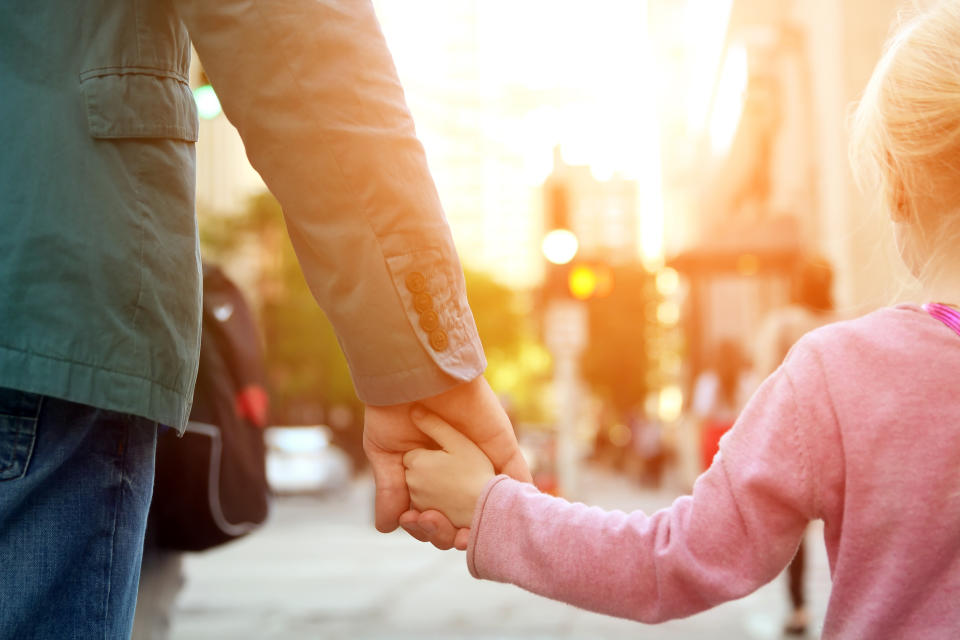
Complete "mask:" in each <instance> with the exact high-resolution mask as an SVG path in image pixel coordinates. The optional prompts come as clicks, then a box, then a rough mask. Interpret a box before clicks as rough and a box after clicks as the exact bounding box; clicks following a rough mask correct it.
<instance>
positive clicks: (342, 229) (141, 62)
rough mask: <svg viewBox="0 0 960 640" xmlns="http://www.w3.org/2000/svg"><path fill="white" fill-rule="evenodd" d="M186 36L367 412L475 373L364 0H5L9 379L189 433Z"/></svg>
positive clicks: (410, 141) (3, 233) (443, 250)
mask: <svg viewBox="0 0 960 640" xmlns="http://www.w3.org/2000/svg"><path fill="white" fill-rule="evenodd" d="M191 39H192V40H193V42H194V45H195V47H196V49H197V51H198V53H199V56H200V59H201V60H202V62H203V64H204V70H205V71H206V73H207V75H208V76H209V78H210V79H211V82H212V83H213V85H214V88H215V89H216V90H217V93H218V95H219V97H220V100H221V103H222V104H223V108H224V112H225V114H226V116H227V117H228V118H229V119H230V121H231V122H232V123H233V124H234V125H235V126H236V127H237V129H238V130H239V131H240V135H241V136H242V138H243V140H244V144H245V145H246V150H247V154H248V156H249V158H250V161H251V163H252V164H253V166H254V167H255V168H256V169H257V170H258V171H259V172H260V174H261V175H262V176H263V178H264V180H265V181H266V183H267V185H268V186H269V188H270V190H271V191H272V192H273V193H274V194H275V195H276V196H277V198H278V199H279V201H280V203H281V204H282V205H283V209H284V213H285V216H286V220H287V227H288V229H289V231H290V235H291V237H292V239H293V243H294V246H295V248H296V250H297V254H298V256H299V258H300V262H301V265H302V267H303V271H304V273H305V275H306V278H307V281H308V283H309V284H310V287H311V289H312V291H313V293H314V295H315V296H316V298H317V300H318V301H319V303H320V305H321V306H322V307H323V308H324V309H325V311H326V312H327V315H328V316H329V317H330V319H331V321H332V322H333V324H334V327H335V328H336V330H337V333H338V335H339V337H340V341H341V344H342V346H343V348H344V351H345V353H346V355H347V359H348V361H349V363H350V368H351V371H352V375H353V379H354V383H355V386H356V389H357V392H358V394H359V395H360V397H361V399H362V400H364V401H365V402H367V403H370V404H393V403H398V402H402V401H410V400H415V399H418V398H422V397H426V396H429V395H433V394H436V393H439V392H441V391H444V390H446V389H448V388H450V387H452V386H454V385H456V384H458V383H459V382H462V381H466V380H470V379H472V378H474V377H476V376H477V375H479V374H480V373H481V372H482V370H483V368H484V366H485V360H484V356H483V351H482V348H481V346H480V343H479V340H478V338H477V334H476V327H475V324H474V321H473V317H472V315H471V313H470V309H469V307H468V305H467V301H466V297H465V293H464V284H463V275H462V271H461V268H460V265H459V262H458V260H457V256H456V252H455V249H454V246H453V243H452V240H451V237H450V232H449V229H448V226H447V224H446V222H445V220H444V216H443V213H442V210H441V207H440V203H439V200H438V198H437V194H436V190H435V188H434V185H433V182H432V180H431V178H430V175H429V172H428V169H427V163H426V160H425V157H424V153H423V149H422V147H421V145H420V144H419V142H418V141H417V139H416V137H415V133H414V128H413V122H412V120H411V118H410V115H409V113H408V111H407V108H406V105H405V101H404V97H403V92H402V90H401V87H400V84H399V82H398V80H397V75H396V72H395V70H394V67H393V63H392V60H391V58H390V55H389V53H388V51H387V47H386V45H385V43H384V41H383V37H382V35H381V33H380V29H379V26H378V24H377V21H376V18H375V16H374V13H373V10H372V8H371V6H370V4H369V3H368V2H360V1H357V0H342V1H336V0H284V1H282V2H281V1H276V2H270V1H269V0H124V1H120V0H86V1H84V2H76V1H73V0H70V1H68V0H50V1H43V2H38V1H37V0H12V1H8V2H5V3H3V5H2V8H0V122H2V123H3V124H2V126H0V387H12V388H17V389H22V390H25V391H31V392H35V393H42V394H46V395H51V396H56V397H60V398H65V399H68V400H72V401H76V402H82V403H85V404H90V405H93V406H97V407H102V408H106V409H112V410H116V411H122V412H126V413H132V414H136V415H141V416H145V417H147V418H150V419H152V420H156V421H158V422H161V423H164V424H170V425H176V426H179V427H182V426H183V425H184V424H185V422H186V418H187V415H188V414H189V410H190V401H191V396H192V390H193V384H194V379H195V377H196V368H197V356H198V351H199V349H198V347H199V335H200V262H199V250H198V244H197V230H196V221H195V215H194V190H195V153H194V142H195V141H196V139H197V115H196V107H195V103H194V101H193V98H192V94H191V92H190V89H189V87H188V84H187V80H188V79H187V73H188V68H189V63H190V40H191Z"/></svg>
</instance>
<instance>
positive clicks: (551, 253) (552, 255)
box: [541, 229, 580, 264]
mask: <svg viewBox="0 0 960 640" xmlns="http://www.w3.org/2000/svg"><path fill="white" fill-rule="evenodd" d="M541 248H542V249H543V256H544V257H545V258H546V259H547V260H549V261H550V262H552V263H553V264H567V263H568V262H570V261H571V260H573V257H574V256H575V255H577V250H578V249H579V248H580V243H579V242H578V241H577V236H575V235H574V234H573V232H572V231H570V230H568V229H554V230H553V231H551V232H550V233H548V234H547V235H546V236H545V237H544V238H543V244H542V245H541Z"/></svg>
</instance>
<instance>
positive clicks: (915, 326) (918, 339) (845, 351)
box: [787, 304, 960, 385]
mask: <svg viewBox="0 0 960 640" xmlns="http://www.w3.org/2000/svg"><path fill="white" fill-rule="evenodd" d="M787 361H788V362H790V361H792V368H793V369H794V370H796V369H798V368H799V369H804V368H807V369H808V368H811V367H813V368H816V369H818V370H820V371H823V372H824V373H826V374H827V375H828V377H829V378H831V379H832V381H833V382H834V383H836V381H837V380H838V379H842V378H844V377H848V378H849V379H850V380H851V381H853V380H856V381H857V384H860V385H863V384H869V382H868V380H869V379H875V380H877V381H888V379H889V378H890V377H897V378H899V377H904V376H909V375H911V372H912V371H916V370H922V369H926V368H929V367H931V366H933V365H932V363H933V362H936V363H937V366H938V367H946V368H947V369H951V370H952V369H954V368H956V369H957V370H958V371H960V337H958V336H957V335H956V334H954V333H953V332H952V331H951V330H950V329H948V328H947V327H946V326H944V325H943V323H941V322H940V321H938V320H936V319H935V318H933V317H931V316H930V315H929V314H928V313H927V312H925V311H924V310H923V309H922V308H921V307H920V306H919V305H916V304H900V305H896V306H893V307H884V308H881V309H877V310H876V311H873V312H871V313H868V314H866V315H863V316H860V317H857V318H852V319H847V320H840V321H837V322H833V323H830V324H827V325H824V326H821V327H819V328H817V329H815V330H813V331H811V332H809V333H807V334H806V335H804V336H803V338H801V339H800V340H799V341H798V342H797V344H796V345H795V346H794V348H793V349H792V350H791V352H790V355H789V356H788V358H787ZM865 374H868V375H865Z"/></svg>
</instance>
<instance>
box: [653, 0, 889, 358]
mask: <svg viewBox="0 0 960 640" xmlns="http://www.w3.org/2000/svg"><path fill="white" fill-rule="evenodd" d="M680 4H681V3H670V2H666V1H663V2H655V3H652V4H651V11H652V16H653V17H652V18H651V20H658V21H659V23H660V24H661V25H667V26H669V27H670V28H667V29H664V30H662V31H665V32H667V33H670V32H671V28H672V30H673V31H674V32H675V30H677V29H684V28H686V29H690V30H693V31H696V21H697V15H696V14H691V13H690V12H689V11H684V8H683V7H680V6H678V5H680ZM698 4H704V3H702V2H698V0H690V1H689V2H688V3H686V5H687V7H686V9H689V8H690V7H691V6H696V5H698ZM899 4H900V3H899V2H896V1H894V0H877V1H874V2H867V1H866V0H844V1H843V2H836V1H834V0H732V2H727V3H723V2H717V3H714V4H713V5H712V6H713V7H714V8H716V7H717V6H723V5H726V7H725V8H726V9H727V14H726V16H724V19H725V20H726V29H725V32H724V36H723V40H722V45H721V46H720V47H719V48H718V49H717V51H716V54H715V58H714V64H713V77H712V89H711V91H710V95H709V98H708V105H709V106H708V108H707V109H706V110H705V112H704V116H703V118H702V119H701V120H700V123H699V124H700V130H699V132H698V131H697V130H696V127H697V124H698V123H697V122H696V121H694V122H693V123H691V122H690V121H684V119H683V116H684V115H689V113H687V114H684V112H683V110H682V109H677V108H676V105H675V104H672V103H671V102H670V101H671V100H678V99H686V100H688V101H689V98H690V96H689V95H684V94H683V93H682V92H680V91H666V92H663V93H662V94H661V96H662V98H661V99H662V101H663V102H662V103H661V106H660V112H661V114H662V115H661V117H662V126H663V128H664V131H665V135H668V136H669V135H671V132H673V135H680V134H685V135H686V136H689V138H688V139H693V140H696V139H697V136H698V135H699V143H696V144H690V145H687V150H685V151H683V152H676V151H674V152H673V153H671V152H670V150H669V149H668V150H666V151H665V153H664V191H665V194H664V201H665V203H667V205H666V206H667V216H668V218H669V217H670V216H671V215H673V213H674V212H676V214H677V215H678V216H679V217H680V218H681V219H683V220H684V224H683V226H682V228H681V229H680V230H679V231H680V233H679V234H674V236H673V237H672V238H670V239H668V241H667V245H668V246H669V247H671V248H672V249H673V250H674V251H673V253H672V258H671V260H670V262H671V263H672V264H673V265H674V266H676V267H677V268H678V269H679V270H680V271H681V272H683V273H684V274H685V275H686V276H687V280H688V283H689V289H688V295H687V304H686V308H687V326H688V355H689V360H690V365H691V368H692V371H691V374H693V373H695V372H696V369H697V368H698V367H699V365H700V363H701V362H702V361H703V356H704V354H705V352H706V350H708V349H709V348H710V347H711V345H713V344H716V343H717V342H718V341H719V340H720V339H722V338H734V339H736V340H738V341H739V342H741V343H742V344H744V345H745V346H746V347H747V348H748V349H749V347H750V338H751V336H752V335H754V334H755V331H756V329H757V327H758V325H759V323H760V322H761V321H762V319H763V317H764V315H765V314H766V313H767V312H768V311H769V310H770V309H772V308H775V307H777V306H780V305H783V304H785V303H786V302H787V301H788V300H787V297H788V280H789V272H790V269H791V265H792V263H793V261H794V259H795V258H796V257H797V256H799V255H800V254H802V253H805V252H815V253H819V254H822V255H824V256H825V257H827V258H828V259H829V260H830V262H831V263H832V264H833V265H834V267H835V269H836V272H837V280H836V291H835V295H836V299H837V302H838V307H839V308H840V310H841V311H845V312H848V313H858V312H862V311H865V310H868V309H871V308H874V307H876V306H879V305H883V304H889V303H890V302H891V301H893V299H894V296H895V295H896V293H897V287H896V283H898V282H901V281H902V279H901V277H900V274H902V269H900V267H899V264H898V263H897V261H896V258H895V255H896V254H895V252H894V251H892V250H891V236H890V235H889V232H888V229H889V224H888V222H887V220H886V219H885V217H884V214H883V213H882V212H880V211H877V210H875V208H874V206H873V205H872V203H871V202H870V201H869V196H864V195H863V194H861V193H860V192H859V191H858V189H857V187H856V185H855V184H854V182H853V179H852V176H851V172H850V170H849V166H848V160H847V158H848V154H847V139H848V137H847V130H846V118H847V114H848V113H849V109H850V105H851V104H852V103H853V102H854V101H855V100H856V99H857V98H858V96H859V94H860V92H861V91H862V89H863V88H864V86H865V85H866V82H867V80H868V78H869V76H870V73H871V72H872V70H873V66H874V64H875V63H876V61H877V59H878V58H879V56H880V53H881V50H882V46H883V43H884V41H885V39H886V37H887V35H888V33H889V29H890V24H891V21H892V20H893V19H894V18H895V14H896V9H897V7H898V5H899ZM701 17H702V18H709V16H706V15H704V16H701ZM656 44H657V45H658V46H659V52H660V55H661V57H662V59H664V60H665V61H666V64H668V65H671V64H672V65H674V66H675V67H676V68H678V69H684V67H685V65H686V67H687V68H686V69H685V70H686V73H685V74H678V75H680V77H690V76H691V69H690V68H689V67H690V65H694V64H700V65H701V66H702V65H703V61H702V60H700V61H697V60H691V59H690V58H689V56H690V51H691V50H690V49H684V50H680V51H678V50H677V48H676V47H675V46H674V45H672V44H671V43H669V42H666V41H665V40H663V41H660V42H658V43H656ZM694 71H695V69H694ZM680 96H682V97H680ZM678 132H680V134H678ZM691 185H696V187H695V188H694V189H691ZM671 205H672V208H671ZM667 233H668V236H669V234H670V228H669V227H668V230H667ZM678 235H679V236H680V237H679V239H678V237H677V236H678ZM678 240H679V241H678ZM892 284H893V285H894V286H891V285H892Z"/></svg>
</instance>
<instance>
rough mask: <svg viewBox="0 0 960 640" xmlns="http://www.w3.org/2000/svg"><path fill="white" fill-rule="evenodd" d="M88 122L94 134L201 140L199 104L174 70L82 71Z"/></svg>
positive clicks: (117, 136)
mask: <svg viewBox="0 0 960 640" xmlns="http://www.w3.org/2000/svg"><path fill="white" fill-rule="evenodd" d="M80 89H81V91H82V92H83V99H84V102H85V104H86V108H87V125H88V127H89V128H90V135H91V136H93V137H94V138H174V139H177V140H186V141H188V142H196V141H197V129H198V126H199V125H198V122H197V106H196V103H195V102H194V99H193V93H191V91H190V87H189V86H188V85H187V83H186V82H184V80H183V79H182V78H180V77H178V76H177V75H176V74H173V73H168V72H165V71H161V70H152V69H149V70H147V69H130V68H119V69H110V70H96V71H88V72H85V73H83V74H81V75H80Z"/></svg>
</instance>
